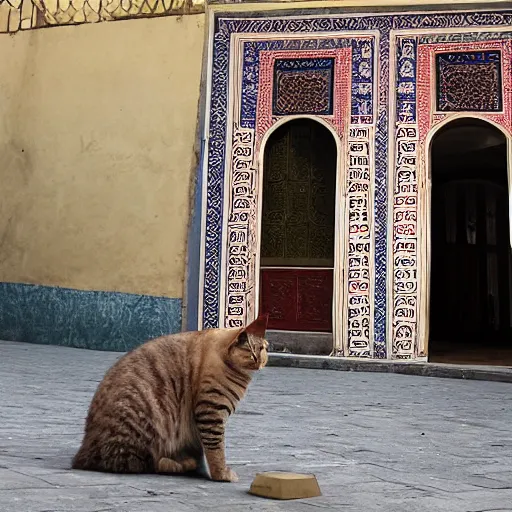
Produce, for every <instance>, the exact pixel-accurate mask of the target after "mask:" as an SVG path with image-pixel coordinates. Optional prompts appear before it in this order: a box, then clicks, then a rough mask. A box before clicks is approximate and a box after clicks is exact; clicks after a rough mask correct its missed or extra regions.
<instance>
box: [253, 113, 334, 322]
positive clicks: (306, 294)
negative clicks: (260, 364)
mask: <svg viewBox="0 0 512 512" xmlns="http://www.w3.org/2000/svg"><path fill="white" fill-rule="evenodd" d="M336 153H337V150H336V143H335V141H334V138H333V136H332V135H331V133H330V132H329V130H327V129H326V128H325V127H324V126H322V125H321V124H319V123H316V122H314V121H311V120H308V119H301V120H295V121H291V122H289V123H287V124H285V125H283V126H282V127H280V128H278V129H277V130H276V131H275V132H274V133H273V134H272V135H271V137H270V139H269V141H268V142H267V146H266V150H265V158H264V167H263V211H262V228H261V260H260V262H261V286H260V289H261V295H260V311H264V312H268V313H269V314H270V317H269V329H280V330H291V331H310V332H311V331H316V332H331V331H332V298H333V270H334V237H335V233H334V226H335V222H334V218H335V209H336V208H335V196H336V159H337V154H336Z"/></svg>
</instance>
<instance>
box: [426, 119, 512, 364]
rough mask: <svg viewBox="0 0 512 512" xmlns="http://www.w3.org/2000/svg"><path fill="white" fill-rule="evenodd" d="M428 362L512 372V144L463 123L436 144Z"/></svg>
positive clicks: (472, 122) (489, 128)
mask: <svg viewBox="0 0 512 512" xmlns="http://www.w3.org/2000/svg"><path fill="white" fill-rule="evenodd" d="M431 183H432V194H431V275H430V326H429V360H430V361H438V362H451V363H459V364H464V363H468V364H499V365H512V337H511V335H512V327H511V326H512V321H511V320H512V311H511V308H512V297H511V291H512V284H511V276H512V271H511V268H512V256H511V248H510V226H509V198H508V172H507V140H506V137H505V136H504V134H503V133H502V132H501V131H500V130H499V129H498V128H496V127H495V126H494V125H491V124H490V123H487V122H485V121H482V120H478V119H473V118H463V119H458V120H456V121H453V122H451V123H449V124H447V125H446V126H445V127H443V128H442V129H441V130H440V131H439V132H438V133H437V134H436V136H435V138H434V139H433V141H432V145H431Z"/></svg>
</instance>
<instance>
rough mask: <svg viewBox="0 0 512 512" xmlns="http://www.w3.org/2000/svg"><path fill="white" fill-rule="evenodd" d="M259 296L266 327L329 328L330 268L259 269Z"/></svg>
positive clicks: (289, 329)
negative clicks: (267, 319)
mask: <svg viewBox="0 0 512 512" xmlns="http://www.w3.org/2000/svg"><path fill="white" fill-rule="evenodd" d="M260 296H261V304H260V311H261V312H265V313H269V321H268V328H269V329H279V330H287V331H312V332H332V296H333V271H332V269H322V270H316V269H315V270H309V269H293V268H291V269H262V270H261V295H260Z"/></svg>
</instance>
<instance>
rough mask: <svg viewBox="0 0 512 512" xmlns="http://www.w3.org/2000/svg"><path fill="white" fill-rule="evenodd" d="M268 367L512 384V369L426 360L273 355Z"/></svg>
mask: <svg viewBox="0 0 512 512" xmlns="http://www.w3.org/2000/svg"><path fill="white" fill-rule="evenodd" d="M268 366H278V367H285V368H304V369H312V370H336V371H346V372H376V373H397V374H402V375H415V376H420V377H439V378H450V379H468V380H486V381H493V382H509V383H512V367H508V366H486V365H460V364H448V363H428V362H425V361H422V360H411V361H396V360H387V359H383V360H376V359H359V358H348V357H329V356H308V355H298V354H277V353H270V355H269V361H268Z"/></svg>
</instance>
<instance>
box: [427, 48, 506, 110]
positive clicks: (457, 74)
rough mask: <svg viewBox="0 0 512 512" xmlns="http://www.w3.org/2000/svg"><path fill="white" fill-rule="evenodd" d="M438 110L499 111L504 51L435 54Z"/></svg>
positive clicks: (501, 105) (500, 107)
mask: <svg viewBox="0 0 512 512" xmlns="http://www.w3.org/2000/svg"><path fill="white" fill-rule="evenodd" d="M436 71H437V110H438V111H440V112H461V111H465V112H500V111H501V110H502V108H503V100H502V92H501V52H500V51H499V50H495V51H481V52H454V53H440V54H437V55H436Z"/></svg>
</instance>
